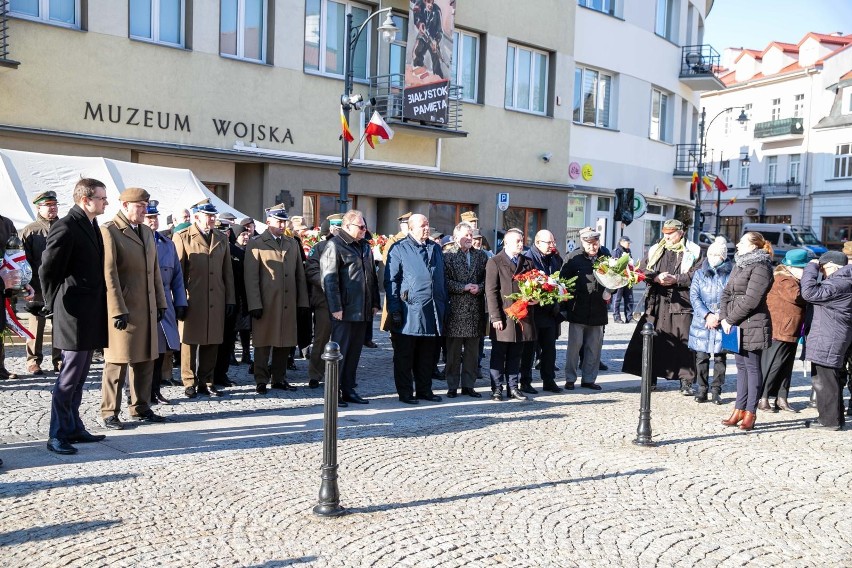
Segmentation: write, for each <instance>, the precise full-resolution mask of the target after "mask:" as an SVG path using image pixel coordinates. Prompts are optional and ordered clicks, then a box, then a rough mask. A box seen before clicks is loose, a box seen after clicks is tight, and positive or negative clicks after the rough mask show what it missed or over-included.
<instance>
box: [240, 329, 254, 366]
mask: <svg viewBox="0 0 852 568" xmlns="http://www.w3.org/2000/svg"><path fill="white" fill-rule="evenodd" d="M239 334H240V346H241V347H242V350H243V356H242V362H243V363H248V362H249V361H251V330H250V329H241V330H240V331H239Z"/></svg>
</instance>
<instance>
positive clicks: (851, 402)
mask: <svg viewBox="0 0 852 568" xmlns="http://www.w3.org/2000/svg"><path fill="white" fill-rule="evenodd" d="M846 416H852V399H850V400H849V408H847V409H846Z"/></svg>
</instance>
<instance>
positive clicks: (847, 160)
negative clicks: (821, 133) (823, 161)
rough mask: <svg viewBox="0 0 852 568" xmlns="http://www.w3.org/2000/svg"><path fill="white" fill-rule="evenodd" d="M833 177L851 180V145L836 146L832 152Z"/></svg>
mask: <svg viewBox="0 0 852 568" xmlns="http://www.w3.org/2000/svg"><path fill="white" fill-rule="evenodd" d="M834 177H835V178H852V144H838V145H837V149H836V150H835V152H834Z"/></svg>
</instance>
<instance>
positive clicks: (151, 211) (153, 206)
mask: <svg viewBox="0 0 852 568" xmlns="http://www.w3.org/2000/svg"><path fill="white" fill-rule="evenodd" d="M159 204H160V202H159V201H157V200H156V199H151V200H149V201H148V210H147V211H145V216H146V217H156V216H157V215H159V214H160V211H159V209H157V205H159Z"/></svg>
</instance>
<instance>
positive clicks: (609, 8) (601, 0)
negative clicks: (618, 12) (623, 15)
mask: <svg viewBox="0 0 852 568" xmlns="http://www.w3.org/2000/svg"><path fill="white" fill-rule="evenodd" d="M577 4H579V5H580V6H583V7H585V8H591V9H592V10H597V11H598V12H603V13H604V14H609V15H610V16H615V0H578V2H577Z"/></svg>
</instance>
